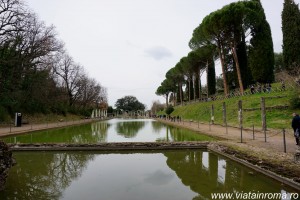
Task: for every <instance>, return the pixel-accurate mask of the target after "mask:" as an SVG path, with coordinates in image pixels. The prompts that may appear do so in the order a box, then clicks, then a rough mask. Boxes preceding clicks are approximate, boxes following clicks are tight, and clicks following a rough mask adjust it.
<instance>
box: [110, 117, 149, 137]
mask: <svg viewBox="0 0 300 200" xmlns="http://www.w3.org/2000/svg"><path fill="white" fill-rule="evenodd" d="M145 124H146V122H145V121H128V122H126V121H123V122H118V123H117V125H116V132H117V133H118V135H121V136H124V137H125V138H134V137H136V135H137V133H138V132H139V130H141V129H142V128H143V127H144V126H145Z"/></svg>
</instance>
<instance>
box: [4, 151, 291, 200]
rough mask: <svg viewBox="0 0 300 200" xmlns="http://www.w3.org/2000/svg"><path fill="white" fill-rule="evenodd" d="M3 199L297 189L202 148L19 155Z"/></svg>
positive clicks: (188, 199) (119, 198)
mask: <svg viewBox="0 0 300 200" xmlns="http://www.w3.org/2000/svg"><path fill="white" fill-rule="evenodd" d="M14 157H15V158H16V160H17V163H18V164H17V165H16V166H14V167H13V168H12V169H11V170H10V174H9V178H8V180H7V184H6V189H5V190H4V191H3V192H1V193H0V199H3V200H10V199H44V200H48V199H49V200H53V199H72V200H76V199H78V200H79V199H89V200H90V199H91V200H93V199H95V200H99V199H103V200H106V199H114V200H135V199H143V200H153V199H164V200H182V199H185V200H198V199H211V194H212V193H215V192H226V193H237V192H239V193H244V194H245V193H248V192H253V193H254V192H256V193H257V192H260V193H281V192H283V191H286V192H289V193H291V192H293V190H292V189H290V188H288V187H285V186H283V185H281V184H280V183H278V182H276V181H273V180H272V179H270V178H268V177H266V176H263V175H260V174H258V173H256V172H253V171H251V170H250V169H248V168H246V167H244V166H242V165H240V164H237V163H235V162H233V161H230V160H227V159H225V158H223V157H222V156H219V155H216V154H214V153H210V152H203V151H198V150H188V151H186V150H185V151H182V150H177V151H152V152H150V153H147V152H132V153H130V152H127V153H97V152H18V153H14Z"/></svg>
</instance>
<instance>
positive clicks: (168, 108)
mask: <svg viewBox="0 0 300 200" xmlns="http://www.w3.org/2000/svg"><path fill="white" fill-rule="evenodd" d="M173 111H174V108H173V106H168V107H167V108H166V114H167V115H170V114H171V113H172V112H173Z"/></svg>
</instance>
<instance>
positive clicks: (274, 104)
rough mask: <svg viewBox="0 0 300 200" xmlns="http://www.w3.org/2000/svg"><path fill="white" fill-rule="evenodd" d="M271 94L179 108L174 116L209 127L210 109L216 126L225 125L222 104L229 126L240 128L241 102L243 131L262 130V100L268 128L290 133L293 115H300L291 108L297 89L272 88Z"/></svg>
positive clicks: (233, 98) (275, 85) (176, 108)
mask: <svg viewBox="0 0 300 200" xmlns="http://www.w3.org/2000/svg"><path fill="white" fill-rule="evenodd" d="M272 88H273V89H272V91H271V92H270V93H256V94H247V95H245V96H240V97H232V98H229V99H225V100H216V101H208V102H193V103H189V104H187V103H186V105H180V106H176V107H175V110H174V112H173V113H172V114H171V116H181V117H182V118H183V119H184V120H193V121H200V122H204V123H209V121H210V119H211V107H212V105H213V106H214V123H215V124H221V125H222V124H224V123H223V106H222V104H223V102H225V103H226V113H227V124H228V125H229V126H238V125H239V120H238V102H239V100H242V107H243V127H252V126H253V125H254V126H255V127H256V128H258V127H261V126H262V122H261V109H260V107H261V98H262V97H264V98H265V105H266V108H267V111H266V119H267V128H274V129H282V128H288V129H290V124H291V119H292V113H293V112H296V113H300V110H299V109H298V110H292V109H291V108H290V106H289V102H290V99H291V95H292V94H293V93H294V92H295V89H294V88H292V87H288V88H287V89H286V90H285V91H281V90H280V87H279V84H272Z"/></svg>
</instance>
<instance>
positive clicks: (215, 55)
mask: <svg viewBox="0 0 300 200" xmlns="http://www.w3.org/2000/svg"><path fill="white" fill-rule="evenodd" d="M189 46H190V48H191V49H192V51H191V52H190V53H189V54H188V55H187V56H186V57H183V58H181V59H180V61H179V62H178V63H177V64H176V65H175V67H173V68H171V69H170V70H169V71H168V72H167V73H166V78H165V80H164V81H163V82H162V83H161V85H160V86H159V87H158V88H157V91H156V94H157V95H164V96H165V97H166V103H167V104H168V100H169V98H170V100H172V101H174V102H175V101H177V102H183V101H184V100H193V99H201V98H203V95H205V96H209V95H213V94H215V93H216V74H215V61H216V60H220V63H221V67H222V76H221V79H222V81H223V86H222V88H221V89H222V90H223V92H224V95H226V96H227V95H228V94H229V92H230V89H235V88H239V91H240V92H241V93H243V92H244V89H245V88H247V87H248V86H249V85H250V84H252V83H255V82H259V83H270V82H273V81H274V50H273V42H272V37H271V29H270V26H269V23H268V22H267V20H266V16H265V13H264V9H263V7H262V5H261V3H260V1H259V0H248V1H239V2H235V3H231V4H229V5H227V6H224V7H223V8H222V9H220V10H217V11H215V12H212V13H210V14H209V15H208V16H206V17H205V18H204V19H203V21H202V22H201V24H200V25H199V26H198V27H197V28H196V29H195V30H194V32H193V36H192V38H191V40H190V42H189ZM203 72H207V73H206V74H207V85H206V91H205V92H203V91H202V86H201V85H202V84H201V75H202V74H203ZM183 86H185V92H184V91H183ZM219 89H220V88H219ZM170 94H171V95H170ZM169 96H170V97H169Z"/></svg>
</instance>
